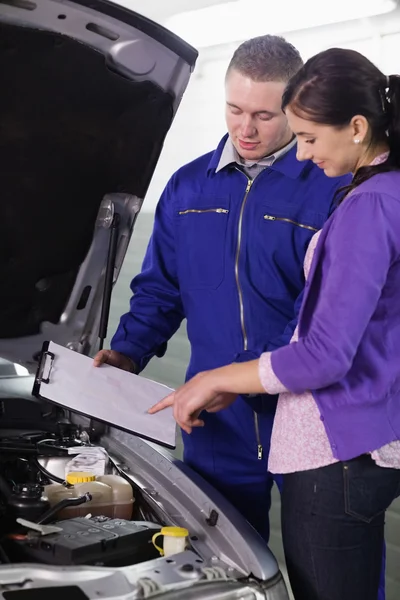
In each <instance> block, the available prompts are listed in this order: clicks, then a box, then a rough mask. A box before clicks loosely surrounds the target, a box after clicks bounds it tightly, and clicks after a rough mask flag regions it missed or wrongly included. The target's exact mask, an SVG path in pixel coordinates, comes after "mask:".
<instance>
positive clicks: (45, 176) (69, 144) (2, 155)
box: [0, 24, 173, 338]
mask: <svg viewBox="0 0 400 600" xmlns="http://www.w3.org/2000/svg"><path fill="white" fill-rule="evenodd" d="M0 72H1V77H2V86H1V87H2V90H3V91H2V93H1V95H0V115H1V123H0V164H1V177H2V184H1V190H2V199H1V205H2V218H1V220H0V279H1V281H2V282H3V283H2V293H1V295H0V337H2V338H10V337H20V336H24V335H32V334H35V333H37V332H38V331H39V328H40V324H41V323H42V322H43V321H47V320H48V321H51V322H54V323H56V322H57V321H58V319H59V318H60V315H61V313H62V310H63V308H64V306H65V304H66V301H67V299H68V296H69V293H70V290H71V285H72V284H73V282H74V281H75V278H76V274H77V271H78V268H79V266H80V264H81V263H82V261H83V259H84V258H85V255H86V253H87V251H88V249H89V246H90V243H91V240H92V235H93V228H94V224H95V220H96V217H97V213H98V210H99V206H100V203H101V200H102V198H103V196H104V195H105V194H106V193H108V192H127V193H129V194H134V195H137V196H139V197H143V196H144V193H145V191H146V188H147V186H148V184H149V181H150V179H151V176H152V174H153V171H154V168H155V163H156V160H157V158H158V155H159V153H160V150H161V145H162V141H163V139H164V136H165V134H166V132H167V131H168V129H169V127H170V125H171V121H172V115H173V113H172V98H171V97H169V96H168V95H167V94H165V93H163V92H162V91H161V90H159V89H157V87H156V86H155V85H154V84H152V83H151V82H147V81H144V82H140V83H136V82H133V81H130V80H128V79H125V78H124V77H122V76H121V75H119V74H116V73H113V72H112V71H111V70H110V69H109V68H108V67H107V65H106V64H105V61H104V57H103V56H102V55H101V54H100V53H98V52H96V51H95V50H93V49H92V48H89V47H88V46H84V45H83V44H81V43H79V42H77V41H75V40H72V39H69V38H66V37H63V36H62V35H60V34H54V33H50V32H44V31H37V30H36V31H35V30H33V29H28V28H20V27H15V26H9V25H5V24H1V25H0Z"/></svg>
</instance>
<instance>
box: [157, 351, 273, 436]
mask: <svg viewBox="0 0 400 600" xmlns="http://www.w3.org/2000/svg"><path fill="white" fill-rule="evenodd" d="M265 393H266V390H265V389H264V388H263V386H262V384H261V381H260V378H259V375H258V360H252V361H249V362H247V363H241V364H238V363H234V364H232V365H228V366H226V367H221V368H219V369H214V370H212V371H205V372H204V373H199V374H198V375H196V376H195V377H193V379H190V380H189V381H188V382H187V383H185V385H183V386H182V387H180V388H178V389H177V390H176V391H175V392H172V393H171V394H170V395H169V396H167V397H166V398H164V400H161V401H160V402H158V403H157V404H156V405H155V406H153V407H152V408H150V410H149V413H150V414H152V415H154V414H155V413H157V412H159V411H160V410H164V408H167V407H169V406H172V407H173V413H174V418H175V420H176V422H177V423H178V425H179V426H180V427H182V429H183V430H184V431H186V433H190V432H191V431H192V428H193V427H202V426H203V425H204V421H202V420H201V419H199V415H200V413H201V412H202V411H203V410H206V411H207V412H218V411H219V410H222V409H223V408H227V407H228V406H229V405H230V404H232V402H233V401H234V400H235V398H236V397H237V396H238V395H239V394H265Z"/></svg>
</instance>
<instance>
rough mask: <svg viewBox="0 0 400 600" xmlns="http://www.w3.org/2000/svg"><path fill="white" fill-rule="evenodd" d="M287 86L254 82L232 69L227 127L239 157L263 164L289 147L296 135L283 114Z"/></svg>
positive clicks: (227, 86) (227, 91)
mask: <svg viewBox="0 0 400 600" xmlns="http://www.w3.org/2000/svg"><path fill="white" fill-rule="evenodd" d="M284 89H285V83H283V82H281V81H265V82H261V81H253V80H252V79H250V78H249V77H246V76H245V75H242V74H241V73H240V72H239V71H236V70H235V69H232V70H231V71H230V72H229V73H228V75H227V78H226V82H225V98H226V108H225V116H226V124H227V127H228V132H229V136H230V138H231V140H232V143H233V145H234V146H235V148H236V150H237V152H238V153H239V155H240V156H241V157H242V158H244V159H245V160H254V161H257V160H260V159H261V158H263V157H264V156H268V155H270V154H273V153H274V152H275V151H276V150H279V149H280V148H283V146H286V144H288V143H289V141H290V139H291V137H292V133H291V131H290V129H289V125H288V122H287V119H286V116H285V114H284V113H283V112H282V110H281V102H282V94H283V90H284Z"/></svg>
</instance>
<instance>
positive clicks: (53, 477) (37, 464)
mask: <svg viewBox="0 0 400 600" xmlns="http://www.w3.org/2000/svg"><path fill="white" fill-rule="evenodd" d="M32 463H33V464H34V465H35V467H36V468H37V469H39V471H40V472H41V473H43V475H44V476H45V477H47V479H50V481H55V482H56V483H62V484H65V479H61V477H57V475H53V473H50V471H48V470H47V469H46V468H45V467H44V466H43V465H41V464H40V462H39V461H38V459H37V458H34V459H33V460H32Z"/></svg>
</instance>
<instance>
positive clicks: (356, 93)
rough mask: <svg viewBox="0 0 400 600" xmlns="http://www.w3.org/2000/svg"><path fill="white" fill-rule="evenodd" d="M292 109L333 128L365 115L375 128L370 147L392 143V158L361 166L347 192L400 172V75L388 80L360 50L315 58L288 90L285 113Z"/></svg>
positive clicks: (339, 50)
mask: <svg viewBox="0 0 400 600" xmlns="http://www.w3.org/2000/svg"><path fill="white" fill-rule="evenodd" d="M288 106H290V110H291V111H292V112H294V113H295V114H297V115H298V116H300V117H302V118H303V119H309V120H310V121H314V122H315V123H321V124H324V125H332V126H334V127H345V126H346V125H348V124H349V123H350V121H351V119H352V118H353V117H354V116H355V115H362V116H364V117H365V118H366V119H367V121H368V123H369V126H370V131H371V140H370V143H371V145H373V146H375V145H377V144H379V143H382V142H386V143H387V144H388V146H389V156H388V158H387V160H386V161H385V162H383V163H381V164H379V165H374V166H366V167H360V168H359V169H358V170H357V172H356V173H355V174H354V177H353V181H352V183H351V184H350V185H349V186H348V187H347V188H345V190H342V191H346V192H347V193H348V192H349V191H351V190H352V189H354V188H355V187H357V186H358V185H360V183H362V182H363V181H366V180H367V179H369V178H370V177H372V176H373V175H376V174H377V173H382V172H385V171H392V170H394V169H400V77H399V76H398V75H390V77H387V76H386V75H384V74H383V73H382V72H381V71H380V70H379V69H378V68H377V67H376V66H375V65H374V64H373V63H372V62H371V61H370V60H368V58H366V57H365V56H363V55H362V54H360V53H359V52H355V51H354V50H345V49H342V48H330V49H329V50H325V51H324V52H320V53H319V54H316V55H315V56H313V57H312V58H310V59H309V60H308V61H307V62H306V63H305V65H304V66H303V67H302V68H301V69H300V71H298V72H297V73H296V75H294V76H293V77H292V78H291V79H290V81H289V83H288V85H287V87H286V89H285V92H284V94H283V99H282V110H285V108H287V107H288ZM342 197H343V196H342Z"/></svg>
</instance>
